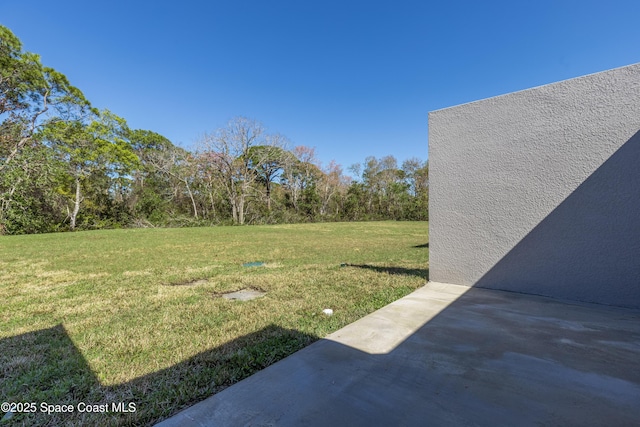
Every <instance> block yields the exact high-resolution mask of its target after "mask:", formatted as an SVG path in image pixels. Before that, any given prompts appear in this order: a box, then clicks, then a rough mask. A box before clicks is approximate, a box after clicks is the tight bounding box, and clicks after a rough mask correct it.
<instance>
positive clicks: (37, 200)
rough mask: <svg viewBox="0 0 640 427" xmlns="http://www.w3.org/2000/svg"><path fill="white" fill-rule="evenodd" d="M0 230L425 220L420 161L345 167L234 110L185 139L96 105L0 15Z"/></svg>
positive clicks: (370, 162) (425, 192) (372, 161)
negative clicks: (221, 123)
mask: <svg viewBox="0 0 640 427" xmlns="http://www.w3.org/2000/svg"><path fill="white" fill-rule="evenodd" d="M0 120H1V122H0V234H23V233H42V232H53V231H66V230H76V229H99V228H117V227H155V226H195V225H212V224H270V223H291V222H308V221H360V220H379V219H396V220H426V219H427V217H428V164H427V163H426V162H422V161H420V160H418V159H415V158H414V159H409V160H406V161H404V162H403V163H402V164H398V161H397V160H396V159H395V158H394V157H393V156H387V157H383V158H381V159H377V158H375V157H368V158H367V159H365V161H364V162H363V163H362V164H357V165H353V166H351V167H350V172H351V174H352V175H353V176H355V178H352V177H351V176H349V175H346V174H345V173H344V171H343V169H342V167H341V166H340V165H338V164H336V163H335V162H331V163H330V164H329V165H326V166H322V165H321V163H320V162H319V161H318V160H317V158H316V154H315V150H314V149H313V148H309V147H305V146H296V147H293V148H291V143H290V142H289V141H288V140H287V139H286V138H285V137H284V136H282V135H280V134H273V133H268V132H267V131H266V130H265V128H264V127H263V126H262V124H261V123H259V122H258V121H255V120H251V119H248V118H245V117H236V118H234V119H232V120H230V121H229V123H228V124H227V125H226V126H225V127H223V128H220V129H218V130H217V131H215V132H213V133H211V134H205V135H204V137H203V138H202V139H201V140H200V141H199V143H198V144H197V146H196V148H195V149H193V150H191V151H189V150H186V149H184V148H182V147H179V146H177V145H174V144H173V143H172V142H171V141H169V140H168V139H167V138H165V137H163V136H162V135H160V134H158V133H156V132H153V131H149V130H139V129H131V128H129V126H128V125H127V123H126V121H125V119H123V118H121V117H119V116H117V115H115V114H113V113H112V112H110V111H109V110H98V109H96V108H94V107H93V106H92V105H91V103H90V102H89V101H88V100H87V99H86V98H85V96H84V95H83V93H82V92H81V91H80V90H79V89H78V88H76V87H74V86H72V85H71V84H70V83H69V81H68V79H67V78H66V77H65V76H64V75H63V74H61V73H59V72H57V71H56V70H54V69H52V68H49V67H46V66H44V65H42V63H41V61H40V57H39V56H38V55H36V54H33V53H29V52H24V51H23V50H22V44H21V42H20V40H19V39H18V38H17V37H16V36H15V35H14V34H13V33H12V32H11V31H10V30H9V29H8V28H6V27H3V26H0Z"/></svg>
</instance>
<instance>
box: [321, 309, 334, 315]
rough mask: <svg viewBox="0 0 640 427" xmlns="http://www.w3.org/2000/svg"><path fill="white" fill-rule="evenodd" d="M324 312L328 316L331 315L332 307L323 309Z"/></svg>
mask: <svg viewBox="0 0 640 427" xmlns="http://www.w3.org/2000/svg"><path fill="white" fill-rule="evenodd" d="M322 312H323V313H324V314H326V315H327V316H331V315H332V314H333V310H331V309H330V308H325V309H324V310H322Z"/></svg>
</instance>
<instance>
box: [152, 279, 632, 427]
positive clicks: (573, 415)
mask: <svg viewBox="0 0 640 427" xmlns="http://www.w3.org/2000/svg"><path fill="white" fill-rule="evenodd" d="M430 286H433V285H432V284H429V285H427V286H426V287H425V288H422V289H420V290H418V291H416V292H414V293H413V294H411V295H409V296H408V297H406V298H405V299H403V300H404V302H402V301H403V300H400V301H399V303H400V304H398V303H393V304H391V305H390V306H387V307H385V308H383V309H382V310H380V311H378V312H376V313H375V314H373V315H370V316H368V317H365V318H364V319H362V320H361V321H358V322H356V323H354V324H351V325H349V326H347V327H346V328H344V329H342V330H340V331H338V332H336V333H334V334H332V335H331V336H329V337H328V338H327V339H322V340H320V341H318V342H316V343H314V344H312V345H311V346H309V347H307V348H305V349H303V350H301V351H299V352H297V353H296V354H294V355H292V356H291V357H288V358H287V359H284V360H283V361H281V362H280V363H277V364H275V365H273V366H271V367H269V368H267V369H265V370H263V371H260V372H258V373H257V374H256V375H254V376H251V377H249V378H247V379H246V380H244V381H242V382H240V383H238V384H236V385H234V386H232V387H230V388H228V389H226V390H224V391H222V392H221V393H219V394H217V395H215V396H212V397H211V398H209V399H207V400H205V401H203V402H201V403H199V404H197V405H195V406H194V407H192V408H189V409H188V410H186V411H184V412H182V413H180V414H178V415H176V416H175V417H173V418H170V419H168V420H166V421H165V422H163V423H161V424H160V425H161V426H162V427H171V426H181V427H186V426H217V425H231V426H244V425H278V426H298V425H306V426H333V425H336V426H338V425H339V426H342V425H349V426H372V425H375V426H378V425H380V426H382V425H401V426H423V425H434V426H440V425H442V426H445V425H477V426H495V425H517V426H535V425H563V426H564V425H576V426H585V425H634V424H637V422H638V420H640V406H638V405H637V402H638V401H640V400H639V399H640V322H639V320H640V312H638V311H632V310H626V309H618V308H609V307H604V306H591V305H570V304H566V303H563V302H561V301H557V300H552V299H548V298H543V297H536V296H530V295H518V294H514V293H509V292H501V291H495V290H488V289H479V288H465V287H461V286H458V287H457V289H458V290H457V291H456V292H449V291H448V290H447V289H445V288H444V287H443V288H441V289H437V288H436V289H435V290H434V289H429V287H430ZM451 286H452V287H453V288H456V286H455V285H451ZM452 287H449V288H448V289H452ZM461 288H464V289H462V290H460V289H461ZM443 289H444V290H443ZM421 292H422V294H421V295H422V296H417V295H419V294H420V293H421ZM394 305H395V308H392V306H394ZM385 311H386V312H387V314H384V313H385ZM413 316H418V317H417V319H418V320H419V321H418V323H417V324H416V323H415V322H416V318H414V317H413ZM420 319H421V321H420ZM413 324H415V325H416V327H415V329H414V332H412V333H411V332H410V333H407V332H406V330H407V328H408V327H411V328H412V326H409V325H413ZM398 325H400V326H398ZM412 329H413V328H412ZM391 331H393V333H392V332H391ZM395 334H398V336H401V337H403V339H402V340H400V341H398V342H397V344H395V345H393V346H392V347H391V348H390V349H389V350H388V351H386V352H382V353H377V352H376V350H375V347H376V346H377V343H376V342H378V341H387V340H388V339H389V338H391V341H393V340H395V338H396V336H394V335H395Z"/></svg>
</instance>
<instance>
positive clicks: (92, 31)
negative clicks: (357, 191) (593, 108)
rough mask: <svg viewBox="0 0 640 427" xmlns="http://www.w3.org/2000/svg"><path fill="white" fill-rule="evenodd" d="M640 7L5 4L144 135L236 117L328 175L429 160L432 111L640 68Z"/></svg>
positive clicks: (586, 2) (194, 135)
mask: <svg viewBox="0 0 640 427" xmlns="http://www.w3.org/2000/svg"><path fill="white" fill-rule="evenodd" d="M638 17H640V1H638V0H628V1H621V0H620V1H619V0H598V1H592V0H576V1H566V0H535V1H534V0H531V1H516V0H509V1H491V0H486V1H477V0H469V1H455V0H440V1H426V0H424V1H403V0H395V1H372V0H369V1H350V0H341V1H334V0H322V1H318V0H316V1H312V0H290V1H282V0H217V1H216V0H210V1H204V0H203V1H195V0H182V1H161V0H155V1H143V0H126V1H123V0H111V1H87V0H83V1H77V0H60V1H52V0H47V1H41V0H31V1H22V0H0V24H2V25H5V26H7V27H8V28H9V29H11V30H12V31H13V32H14V33H15V34H16V35H17V36H18V37H19V38H20V39H21V40H22V42H23V44H24V49H25V50H27V51H31V52H35V53H38V54H40V55H41V56H42V61H43V63H44V64H45V65H48V66H51V67H53V68H55V69H57V70H58V71H60V72H62V73H64V74H66V75H67V77H69V79H70V81H71V83H72V84H74V85H75V86H77V87H78V88H80V89H81V90H82V91H83V92H84V93H85V95H86V96H87V97H88V98H89V100H90V101H91V102H92V103H93V105H94V106H96V107H98V108H108V109H110V110H111V111H113V112H114V113H116V114H118V115H120V116H122V117H124V118H125V119H126V120H127V121H128V123H129V125H130V126H131V127H132V128H136V129H148V130H153V131H155V132H158V133H160V134H162V135H164V136H166V137H168V138H169V139H170V140H172V141H173V142H174V143H176V144H179V145H181V146H183V147H185V148H193V147H194V146H195V144H196V143H197V141H198V140H199V138H200V137H201V136H202V134H203V133H204V132H211V131H214V130H215V129H217V128H219V127H221V126H224V124H225V123H226V122H227V121H228V120H229V119H230V118H232V117H234V116H239V115H243V116H247V117H250V118H254V119H257V120H259V121H261V122H262V123H263V124H264V125H265V126H266V127H267V129H268V130H269V131H271V132H278V133H281V134H283V135H285V136H287V137H288V138H289V139H290V140H291V141H292V143H293V144H294V145H307V146H311V147H316V152H317V154H318V156H319V158H320V160H321V161H322V162H323V163H324V164H326V163H328V162H329V161H330V160H332V159H335V160H336V161H337V162H338V163H340V164H341V165H343V166H344V167H345V169H346V167H347V166H349V165H351V164H353V163H358V162H362V161H364V159H365V157H366V156H370V155H373V156H376V157H382V156H385V155H388V154H392V155H394V156H395V157H396V158H398V160H399V161H400V162H401V161H402V160H405V159H407V158H410V157H418V158H420V159H422V160H426V159H427V141H428V137H427V135H428V128H427V115H428V112H429V111H432V110H437V109H440V108H445V107H449V106H453V105H457V104H460V103H465V102H470V101H474V100H478V99H482V98H487V97H491V96H495V95H501V94H504V93H508V92H513V91H516V90H521V89H527V88H530V87H533V86H539V85H542V84H546V83H551V82H555V81H559V80H564V79H567V78H572V77H577V76H581V75H584V74H590V73H594V72H598V71H603V70H607V69H610V68H615V67H620V66H624V65H628V64H632V63H636V62H640V25H638Z"/></svg>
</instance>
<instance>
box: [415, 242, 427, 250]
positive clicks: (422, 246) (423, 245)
mask: <svg viewBox="0 0 640 427" xmlns="http://www.w3.org/2000/svg"><path fill="white" fill-rule="evenodd" d="M428 247H429V242H427V243H424V244H422V245H415V246H414V248H417V249H421V248H428Z"/></svg>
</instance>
